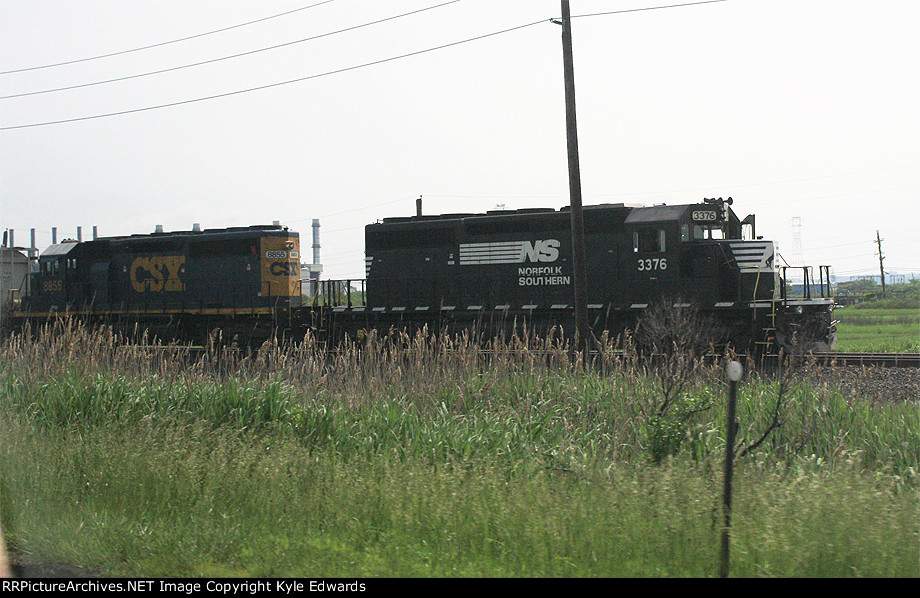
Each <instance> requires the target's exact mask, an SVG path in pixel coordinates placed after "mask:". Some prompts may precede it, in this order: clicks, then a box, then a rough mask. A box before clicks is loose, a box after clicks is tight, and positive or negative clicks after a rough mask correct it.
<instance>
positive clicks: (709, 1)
mask: <svg viewBox="0 0 920 598" xmlns="http://www.w3.org/2000/svg"><path fill="white" fill-rule="evenodd" d="M727 1H728V0H701V1H700V2H684V3H683V4H668V5H664V6H647V7H645V8H627V9H624V10H611V11H609V12H594V13H591V14H586V15H572V17H571V18H573V19H578V18H581V17H600V16H603V15H619V14H623V13H626V12H642V11H645V10H659V9H662V8H680V7H682V6H697V5H699V4H712V3H714V2H727Z"/></svg>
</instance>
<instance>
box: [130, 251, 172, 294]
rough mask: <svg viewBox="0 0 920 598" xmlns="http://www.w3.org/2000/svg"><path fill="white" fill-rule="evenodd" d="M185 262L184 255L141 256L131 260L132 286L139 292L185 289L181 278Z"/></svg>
mask: <svg viewBox="0 0 920 598" xmlns="http://www.w3.org/2000/svg"><path fill="white" fill-rule="evenodd" d="M184 263H185V256H184V255H163V256H154V257H139V258H137V259H135V260H134V261H133V262H131V286H132V287H134V290H135V291H137V292H138V293H145V292H148V291H149V292H152V293H160V292H163V291H167V292H174V291H184V290H185V285H184V284H182V281H181V280H180V279H179V269H180V268H181V267H182V264H184Z"/></svg>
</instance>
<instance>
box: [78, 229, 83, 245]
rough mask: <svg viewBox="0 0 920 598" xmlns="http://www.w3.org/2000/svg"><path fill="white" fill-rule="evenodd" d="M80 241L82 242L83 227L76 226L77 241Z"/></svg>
mask: <svg viewBox="0 0 920 598" xmlns="http://www.w3.org/2000/svg"><path fill="white" fill-rule="evenodd" d="M82 240H83V227H82V226H78V227H77V241H78V242H79V241H82Z"/></svg>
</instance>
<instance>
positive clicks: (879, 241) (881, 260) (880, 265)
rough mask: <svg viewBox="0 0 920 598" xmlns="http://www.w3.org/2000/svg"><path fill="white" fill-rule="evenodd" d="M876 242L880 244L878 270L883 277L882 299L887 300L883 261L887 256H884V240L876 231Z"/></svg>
mask: <svg viewBox="0 0 920 598" xmlns="http://www.w3.org/2000/svg"><path fill="white" fill-rule="evenodd" d="M875 242H876V243H878V270H879V272H880V273H881V275H882V299H884V298H885V266H884V265H883V261H884V259H885V256H884V255H882V238H881V237H880V236H879V233H878V231H877V230H876V231H875Z"/></svg>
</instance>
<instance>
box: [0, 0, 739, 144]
mask: <svg viewBox="0 0 920 598" xmlns="http://www.w3.org/2000/svg"><path fill="white" fill-rule="evenodd" d="M326 1H327V2H330V1H332V0H326ZM453 1H458V0H453ZM727 1H728V0H700V1H698V2H686V3H681V4H670V5H662V6H654V7H645V8H635V9H624V10H617V11H608V12H604V13H593V14H584V15H573V17H572V18H576V17H578V18H581V17H593V16H601V15H610V14H622V13H629V12H638V11H643V10H659V9H666V8H679V7H684V6H695V5H700V4H711V3H714V2H727ZM450 3H451V2H448V3H446V4H450ZM312 6H318V5H312ZM312 6H311V7H312ZM437 6H443V5H437ZM437 6H435V7H431V8H437ZM304 8H310V7H304ZM282 14H284V13H282ZM277 16H280V15H277ZM266 18H272V17H266ZM262 20H264V19H262ZM547 21H549V22H555V19H545V18H544V19H540V20H537V21H532V22H530V23H524V24H522V25H517V26H514V27H509V28H506V29H502V30H500V31H494V32H492V33H486V34H483V35H478V36H475V37H470V38H467V39H463V40H460V41H456V42H451V43H448V44H442V45H439V46H434V47H431V48H426V49H424V50H417V51H415V52H409V53H406V54H400V55H398V56H391V57H389V58H383V59H380V60H374V61H371V62H365V63H362V64H358V65H352V66H349V67H344V68H340V69H335V70H331V71H326V72H323V73H318V74H314V75H308V76H305V77H298V78H296V79H289V80H287V81H278V82H275V83H269V84H266V85H259V86H256V87H250V88H246V89H239V90H235V91H230V92H225V93H220V94H214V95H210V96H204V97H198V98H191V99H188V100H180V101H177V102H169V103H165V104H156V105H153V106H145V107H142V108H132V109H128V110H120V111H117V112H108V113H104V114H95V115H90V116H81V117H75V118H67V119H61V120H54V121H44V122H37V123H28V124H23V125H13V126H6V127H0V131H10V130H14V129H26V128H33V127H43V126H50V125H59V124H64V123H71V122H79V121H85V120H95V119H100V118H109V117H112V116H122V115H125V114H136V113H139V112H147V111H151V110H158V109H161V108H171V107H175V106H182V105H185V104H192V103H197V102H204V101H209V100H215V99H218V98H224V97H229V96H234V95H239V94H244V93H250V92H253V91H261V90H263V89H270V88H273V87H280V86H283V85H290V84H293V83H300V82H302V81H308V80H311V79H318V78H320V77H326V76H329V75H335V74H339V73H344V72H348V71H353V70H357V69H361V68H366V67H369V66H375V65H378V64H384V63H387V62H393V61H395V60H401V59H403V58H409V57H412V56H418V55H420V54H425V53H427V52H433V51H436V50H442V49H445V48H450V47H453V46H458V45H461V44H465V43H469V42H473V41H478V40H481V39H485V38H489V37H494V36H496V35H503V34H505V33H510V32H512V31H517V30H520V29H524V28H527V27H532V26H534V25H537V24H540V23H544V22H547ZM239 26H242V25H239ZM225 29H226V28H225ZM215 32H216V31H215ZM211 33H214V32H211ZM201 35H207V34H199V35H198V36H193V37H200V36H201ZM174 41H182V40H174ZM165 43H172V42H163V43H161V44H157V45H163V44H165ZM148 47H153V46H148ZM140 49H146V47H145V48H136V49H134V50H131V51H137V50H140ZM125 52H127V51H124V52H120V53H125ZM110 55H115V53H113V54H110ZM100 57H103V56H100ZM96 58H99V57H96ZM82 60H89V59H81V61H82ZM70 62H79V61H70ZM70 62H68V63H70ZM61 64H67V63H59V64H58V65H46V66H59V65H61ZM36 68H37V67H36ZM167 70H169V69H167ZM9 72H14V71H7V72H5V73H0V74H6V73H9ZM126 78H133V76H130V77H126Z"/></svg>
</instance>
